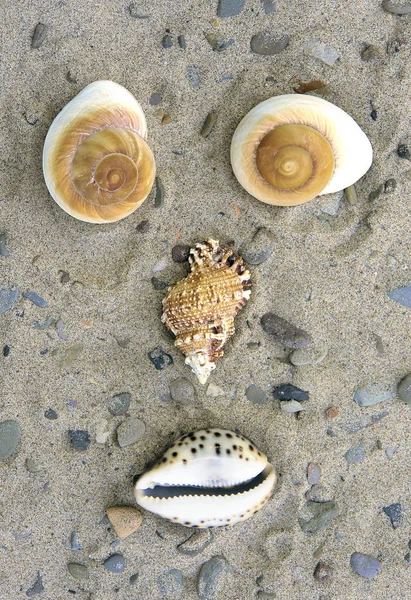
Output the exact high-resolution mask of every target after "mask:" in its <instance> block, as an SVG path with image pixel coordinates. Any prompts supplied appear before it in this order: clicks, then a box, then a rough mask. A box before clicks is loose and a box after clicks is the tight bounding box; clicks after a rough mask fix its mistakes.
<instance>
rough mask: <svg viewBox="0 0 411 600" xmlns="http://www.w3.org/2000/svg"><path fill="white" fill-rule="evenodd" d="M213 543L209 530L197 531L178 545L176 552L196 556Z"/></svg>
mask: <svg viewBox="0 0 411 600" xmlns="http://www.w3.org/2000/svg"><path fill="white" fill-rule="evenodd" d="M212 541H213V534H212V532H211V530H210V529H198V530H197V531H194V533H192V534H191V535H190V537H189V538H188V539H186V540H184V542H181V544H178V546H177V551H178V552H181V554H187V555H189V556H197V554H200V552H202V551H203V550H204V549H205V548H207V546H208V545H209V544H211V542H212Z"/></svg>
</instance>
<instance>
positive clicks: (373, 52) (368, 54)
mask: <svg viewBox="0 0 411 600" xmlns="http://www.w3.org/2000/svg"><path fill="white" fill-rule="evenodd" d="M361 58H362V60H364V61H365V62H370V61H371V60H375V59H377V58H381V50H380V49H379V48H378V46H373V45H372V44H370V45H369V46H367V47H366V48H364V50H363V51H362V52H361Z"/></svg>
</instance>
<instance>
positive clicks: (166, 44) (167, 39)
mask: <svg viewBox="0 0 411 600" xmlns="http://www.w3.org/2000/svg"><path fill="white" fill-rule="evenodd" d="M161 45H162V46H163V48H171V46H172V45H173V38H172V37H171V35H170V34H169V33H166V35H165V36H164V37H163V39H162V40H161Z"/></svg>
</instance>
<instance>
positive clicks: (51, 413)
mask: <svg viewBox="0 0 411 600" xmlns="http://www.w3.org/2000/svg"><path fill="white" fill-rule="evenodd" d="M44 416H45V417H46V419H50V421H55V420H56V419H58V417H59V416H58V414H57V413H56V411H55V410H53V409H52V408H48V409H47V410H46V411H45V412H44Z"/></svg>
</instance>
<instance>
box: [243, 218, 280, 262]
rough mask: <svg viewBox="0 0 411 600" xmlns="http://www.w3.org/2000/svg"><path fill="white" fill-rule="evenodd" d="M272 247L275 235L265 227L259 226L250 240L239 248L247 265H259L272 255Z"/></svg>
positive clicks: (273, 246)
mask: <svg viewBox="0 0 411 600" xmlns="http://www.w3.org/2000/svg"><path fill="white" fill-rule="evenodd" d="M274 248H275V235H274V234H273V233H272V232H271V231H269V230H268V229H266V228H265V227H260V228H259V229H257V231H256V232H255V233H254V235H253V237H252V239H251V242H249V243H248V244H245V246H243V247H242V248H241V256H242V257H243V259H244V261H245V262H246V263H247V264H248V265H260V264H261V263H262V262H264V261H265V260H267V258H269V257H270V256H271V255H272V253H273V252H274Z"/></svg>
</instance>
